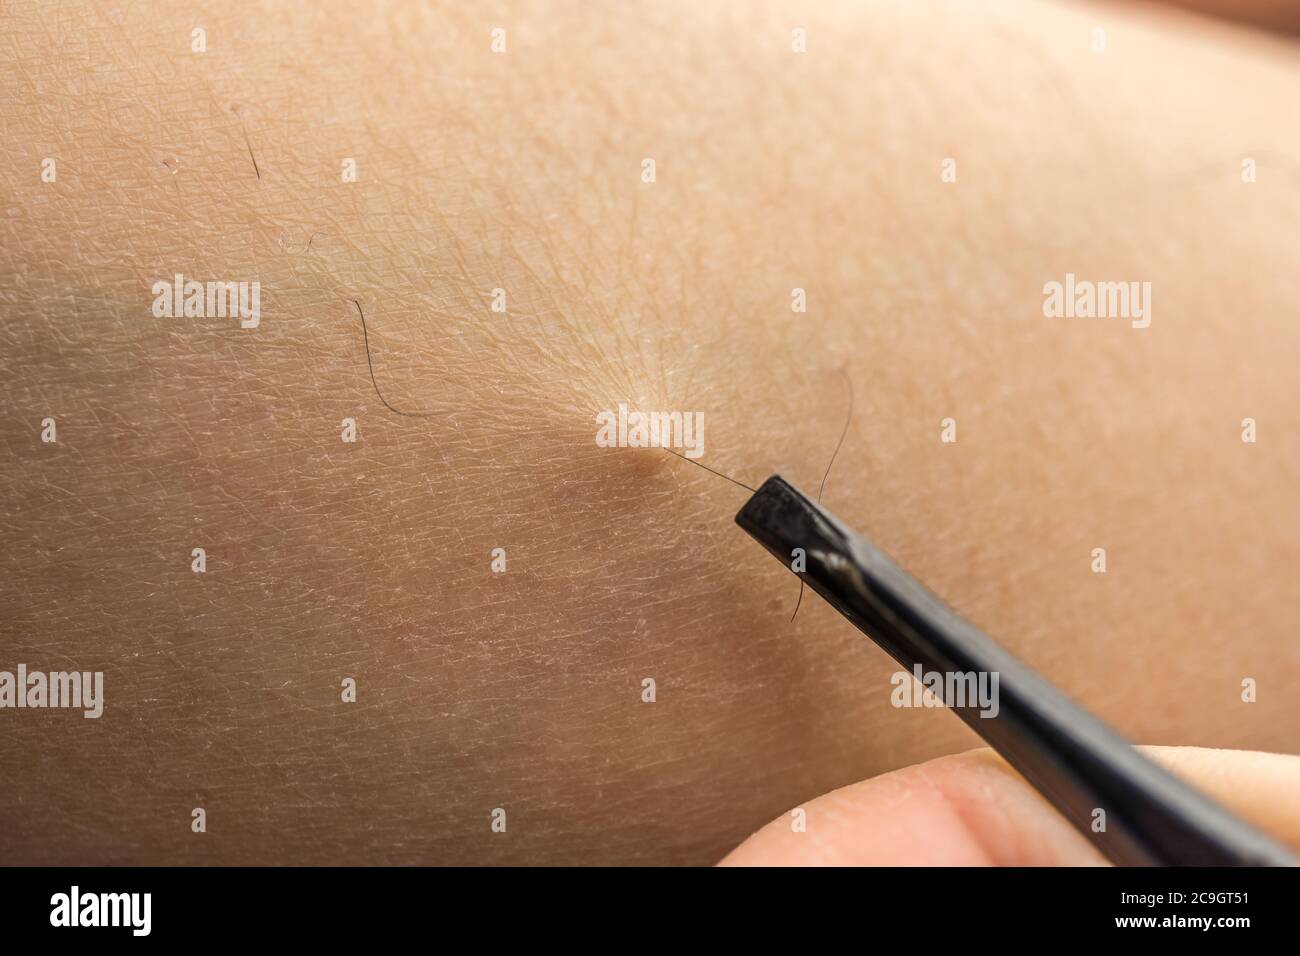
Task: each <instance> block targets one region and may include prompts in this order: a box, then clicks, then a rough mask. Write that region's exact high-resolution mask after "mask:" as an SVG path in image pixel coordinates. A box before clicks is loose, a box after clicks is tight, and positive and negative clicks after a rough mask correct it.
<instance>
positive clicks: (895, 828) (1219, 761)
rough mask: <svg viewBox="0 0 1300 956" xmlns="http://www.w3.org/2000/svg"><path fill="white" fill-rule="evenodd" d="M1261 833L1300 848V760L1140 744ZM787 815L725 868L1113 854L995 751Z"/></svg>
mask: <svg viewBox="0 0 1300 956" xmlns="http://www.w3.org/2000/svg"><path fill="white" fill-rule="evenodd" d="M1141 749H1142V750H1143V752H1144V753H1145V754H1146V755H1147V756H1149V757H1150V758H1151V759H1153V760H1155V761H1156V762H1157V763H1160V764H1162V765H1163V766H1164V767H1165V768H1166V769H1168V770H1169V771H1170V772H1172V773H1174V774H1177V775H1178V776H1180V777H1182V778H1183V779H1185V780H1186V781H1187V782H1189V783H1190V784H1192V785H1193V786H1195V787H1197V788H1198V789H1200V790H1201V791H1202V792H1204V793H1206V794H1207V795H1208V796H1210V797H1211V798H1213V799H1215V800H1217V801H1218V802H1219V803H1221V804H1223V805H1224V806H1226V807H1227V808H1229V809H1230V810H1232V811H1234V812H1235V813H1237V814H1238V815H1239V816H1241V817H1242V818H1243V819H1245V820H1248V821H1250V822H1251V823H1252V824H1254V825H1255V826H1257V827H1258V828H1259V829H1261V830H1263V831H1265V832H1268V833H1271V834H1273V835H1274V836H1275V837H1276V838H1277V839H1278V840H1280V841H1281V842H1283V843H1286V844H1289V845H1290V846H1292V847H1300V805H1297V801H1296V799H1295V795H1296V794H1297V793H1300V757H1293V756H1287V755H1281V754H1266V753H1258V752H1253V751H1241V750H1205V749H1201V748H1198V747H1143V748H1141ZM801 809H802V810H803V811H804V814H803V818H804V821H805V826H804V827H803V828H799V827H796V826H794V825H792V824H794V823H796V822H797V820H798V818H797V817H792V816H791V815H785V816H782V817H780V818H778V819H777V820H774V821H773V822H772V823H770V824H768V825H767V826H766V827H764V828H763V829H762V830H760V831H758V832H757V833H755V834H754V835H753V836H751V837H750V838H749V839H748V840H746V841H745V842H744V843H742V844H741V845H740V846H739V847H738V848H737V849H736V850H734V851H733V852H732V853H731V854H729V855H728V856H727V857H726V859H724V860H723V861H722V865H723V866H1098V865H1104V864H1105V862H1106V861H1105V859H1104V858H1103V857H1102V856H1101V854H1100V853H1099V852H1098V851H1097V850H1096V849H1094V848H1093V846H1092V844H1090V843H1089V842H1088V840H1087V839H1086V838H1085V837H1084V836H1083V835H1082V834H1081V833H1079V832H1078V831H1076V830H1075V829H1074V827H1073V826H1071V825H1070V824H1069V823H1067V822H1066V820H1065V818H1064V817H1062V816H1061V815H1060V814H1059V813H1057V812H1056V810H1054V809H1053V808H1052V806H1051V805H1050V804H1049V803H1047V801H1046V800H1044V799H1043V798H1042V797H1041V796H1040V795H1039V794H1038V793H1037V792H1036V791H1035V790H1034V789H1033V788H1032V787H1030V786H1029V785H1028V784H1027V783H1025V781H1024V780H1023V779H1022V778H1021V777H1020V776H1019V775H1018V774H1017V773H1016V772H1015V771H1014V770H1012V769H1011V767H1010V766H1008V765H1007V764H1006V763H1005V762H1004V761H1003V760H1002V759H1001V758H1000V757H998V756H997V755H996V754H995V753H994V752H993V751H991V750H988V749H983V750H971V751H968V752H966V753H963V754H956V755H954V756H950V757H940V758H939V759H937V760H931V761H929V762H928V763H923V764H918V765H917V766H914V767H908V768H906V769H903V770H897V771H894V772H893V773H887V774H883V775H882V776H879V777H873V778H872V779H870V780H865V781H863V782H862V783H857V784H853V785H851V786H848V787H843V788H841V789H839V790H835V791H833V792H831V793H828V794H826V795H825V796H822V797H818V798H817V799H816V800H813V801H812V802H810V803H808V804H807V805H805V806H804V807H802V808H801Z"/></svg>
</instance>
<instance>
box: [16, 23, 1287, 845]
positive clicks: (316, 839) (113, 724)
mask: <svg viewBox="0 0 1300 956" xmlns="http://www.w3.org/2000/svg"><path fill="white" fill-rule="evenodd" d="M0 16H3V28H2V29H0V82H2V83H3V87H4V88H5V89H6V90H7V91H11V93H12V95H10V96H7V97H5V98H4V102H3V105H0V133H2V134H3V135H0V188H2V189H3V194H2V198H3V210H4V215H3V216H0V275H2V276H3V282H0V314H2V316H3V323H2V324H0V356H2V358H0V363H2V364H3V370H4V374H3V377H2V378H0V400H2V401H3V409H4V415H3V416H0V448H2V449H3V454H0V501H3V503H4V504H3V512H2V514H0V544H2V547H0V607H3V608H4V612H3V614H0V669H12V668H14V667H16V666H17V665H18V664H19V663H26V664H27V665H28V666H29V667H31V668H33V669H38V668H39V669H43V670H47V671H49V670H63V669H77V670H84V671H92V672H94V671H102V672H103V673H104V675H105V708H104V713H103V716H102V717H99V718H98V719H89V720H88V719H84V718H83V717H82V716H81V715H80V714H79V713H73V712H68V711H56V710H22V711H16V710H3V711H0V859H4V860H6V861H11V862H25V863H307V864H311V863H494V862H519V863H522V862H549V863H591V862H606V863H665V864H667V863H712V862H716V861H717V860H719V859H721V858H722V857H723V856H725V855H726V854H727V853H728V852H730V851H731V850H732V849H734V848H735V847H736V846H737V845H738V844H739V843H740V842H741V841H742V840H743V839H744V838H745V837H746V836H748V835H749V834H751V833H752V832H754V831H755V830H756V829H758V828H759V827H760V826H762V824H763V823H764V822H765V821H768V820H771V819H773V818H775V817H777V816H778V815H779V814H781V813H783V812H785V811H786V810H788V809H789V808H791V807H794V806H797V805H799V804H800V803H801V802H803V801H806V800H810V799H812V798H813V797H815V796H816V795H818V794H822V793H826V792H828V791H831V790H833V789H835V788H837V787H840V786H844V785H846V784H850V783H853V782H856V781H859V780H863V779H864V778H867V777H871V776H873V775H876V774H880V773H883V772H886V771H891V770H895V769H898V768H901V767H906V766H909V765H911V764H915V763H918V762H921V761H925V760H928V759H931V758H935V757H939V756H942V755H946V754H952V753H956V752H958V751H962V750H967V749H969V748H970V747H972V746H974V745H976V743H977V741H976V740H975V738H974V737H973V736H972V735H970V734H969V733H968V732H967V731H965V730H964V728H962V727H961V725H960V724H959V722H958V721H957V720H956V719H955V718H953V717H952V715H950V714H946V713H944V712H943V711H941V710H927V709H904V708H896V707H893V706H892V705H891V702H890V696H891V690H892V685H891V683H890V677H891V675H892V674H893V673H894V671H895V670H896V669H897V668H896V667H895V666H894V665H893V664H892V662H890V661H889V660H887V658H886V657H885V656H884V655H883V654H882V653H881V652H879V651H878V650H876V649H875V648H874V647H873V646H871V645H870V644H869V643H868V642H867V641H865V640H864V639H862V638H861V636H860V635H858V634H857V632H855V631H854V630H853V629H852V628H851V627H849V626H848V625H847V624H846V623H845V622H843V621H842V620H840V619H839V618H838V617H837V616H836V615H835V614H834V613H833V612H831V611H830V610H829V609H828V608H826V607H825V606H824V605H822V604H821V602H820V601H819V600H818V599H817V598H815V597H814V596H812V595H805V597H804V601H803V606H802V608H801V610H800V612H799V615H798V617H797V618H796V619H795V620H794V622H793V623H791V621H790V617H791V613H792V611H793V608H794V602H795V598H796V594H797V591H798V587H797V582H796V581H795V580H794V578H793V577H792V576H791V575H790V574H789V573H788V571H786V570H785V569H783V568H782V567H781V566H780V565H779V564H777V563H776V562H774V561H772V560H771V559H770V558H769V557H767V556H766V555H765V554H763V553H762V552H761V550H760V549H759V548H758V547H757V546H756V545H755V544H754V543H753V542H752V541H750V540H748V539H747V538H745V536H744V535H743V534H741V533H740V532H739V531H738V530H737V529H736V528H735V527H734V526H733V525H732V523H731V521H732V516H733V515H734V513H735V511H736V509H737V508H738V507H739V506H740V504H741V503H742V502H743V501H744V499H745V495H746V493H745V491H744V490H743V489H741V488H738V487H737V486H735V485H733V484H730V483H728V482H727V481H725V480H723V479H721V478H719V477H716V476H714V475H710V474H709V473H707V472H706V471H704V470H703V469H701V468H698V467H696V466H695V465H693V464H690V463H689V462H686V461H683V460H681V459H680V458H676V457H674V456H672V455H669V454H668V453H666V452H664V451H662V450H659V449H646V448H641V449H629V448H603V447H599V446H598V445H597V444H596V442H595V435H596V431H597V425H596V423H595V418H596V415H597V414H598V413H600V412H601V411H606V410H616V409H617V408H618V406H619V404H620V403H625V404H627V405H628V406H630V407H632V408H643V409H664V410H683V411H700V412H702V413H703V415H704V420H705V423H706V425H705V429H706V430H705V442H704V449H703V455H702V456H701V457H700V458H699V459H698V461H699V462H701V463H703V464H707V465H708V466H710V467H712V468H714V469H716V470H718V471H720V472H722V473H723V474H725V475H728V476H731V477H734V478H736V479H737V480H739V481H742V482H745V483H747V484H750V485H753V486H757V484H758V483H759V482H761V481H762V480H763V479H764V478H766V477H767V476H768V475H769V474H771V473H774V472H779V473H781V474H783V475H785V476H786V477H787V478H788V479H790V480H791V481H793V482H795V483H796V484H798V485H800V486H801V487H803V488H804V489H806V490H816V488H817V487H818V485H819V484H820V483H821V481H822V478H823V475H825V473H826V467H827V463H828V461H829V459H830V456H831V452H832V450H833V449H834V448H835V446H836V443H837V441H838V439H839V436H840V433H841V429H842V428H843V426H844V421H845V416H846V413H847V411H848V408H847V405H848V388H847V387H846V377H847V379H848V381H849V382H851V384H852V390H853V394H854V396H855V402H854V405H853V417H852V421H851V424H850V425H849V428H848V432H847V435H846V437H845V440H844V445H843V448H842V449H841V451H840V452H839V455H838V457H837V460H836V462H835V465H834V467H833V468H832V469H831V471H830V473H829V475H828V476H827V477H826V485H825V492H824V496H823V500H824V502H825V503H826V504H827V506H828V507H830V508H831V510H833V511H835V512H836V513H837V514H839V515H840V516H841V517H842V518H844V519H845V520H846V521H848V522H850V523H851V524H853V525H854V526H855V527H857V528H858V529H860V530H861V531H863V532H864V533H866V534H869V535H870V536H871V537H872V538H873V539H874V540H875V541H876V542H877V543H878V544H879V545H880V546H881V547H882V548H883V549H884V550H885V551H886V552H888V553H889V554H891V555H892V556H893V557H894V558H895V559H896V560H898V561H899V562H900V563H901V564H903V565H904V566H905V567H907V568H908V570H910V571H911V572H912V573H913V574H914V575H916V576H917V577H918V578H919V579H920V580H922V581H924V582H925V583H926V584H927V585H928V586H929V587H931V589H932V590H934V591H935V592H937V593H938V594H939V595H941V596H942V597H944V598H945V599H946V600H947V601H948V602H949V603H950V604H952V605H953V606H954V607H955V608H956V609H957V610H958V611H959V612H961V613H962V614H964V615H966V616H968V617H969V618H970V619H971V620H973V621H974V622H975V623H976V624H977V625H979V626H980V627H981V628H982V629H983V630H985V631H986V632H988V633H989V634H990V635H992V636H993V637H994V638H996V639H998V640H999V641H1001V642H1003V643H1004V644H1005V645H1006V646H1007V647H1008V648H1009V649H1010V650H1011V651H1013V652H1014V653H1016V654H1018V655H1020V656H1022V657H1023V658H1024V659H1025V660H1026V661H1027V662H1028V663H1030V664H1031V665H1032V666H1034V667H1035V668H1037V669H1038V670H1040V671H1041V672H1042V673H1044V674H1045V675H1046V676H1048V677H1049V678H1050V679H1051V680H1053V681H1054V682H1056V683H1057V684H1059V685H1060V686H1061V687H1063V688H1064V689H1065V690H1066V691H1068V692H1069V693H1071V694H1073V695H1075V696H1076V697H1077V698H1078V699H1080V700H1081V701H1082V702H1083V703H1084V704H1085V706H1087V707H1089V708H1090V709H1093V710H1095V711H1096V712H1097V713H1099V714H1100V715H1101V716H1102V717H1104V718H1105V719H1107V720H1109V721H1111V722H1112V723H1114V724H1115V725H1116V726H1117V727H1118V728H1119V729H1120V730H1121V731H1123V732H1124V733H1126V734H1127V735H1129V736H1130V737H1132V738H1133V739H1135V740H1137V741H1139V742H1143V743H1152V744H1169V745H1195V746H1199V747H1210V748H1219V747H1233V748H1244V749H1252V750H1273V751H1283V752H1290V753H1295V752H1297V751H1300V738H1298V736H1297V728H1298V727H1300V697H1297V695H1296V694H1295V693H1294V688H1295V687H1296V686H1297V681H1300V645H1298V644H1297V642H1296V640H1295V633H1294V608H1295V607H1296V606H1297V604H1300V583H1297V578H1296V575H1295V574H1294V572H1293V569H1294V568H1295V567H1296V566H1297V565H1298V564H1300V515H1298V514H1297V510H1296V507H1295V489H1296V487H1297V483H1298V481H1300V445H1297V442H1296V441H1295V438H1294V435H1295V428H1296V422H1295V414H1296V409H1297V407H1298V406H1300V402H1298V399H1300V384H1298V382H1297V375H1296V360H1297V357H1300V323H1297V321H1296V315H1295V291H1296V290H1295V281H1294V276H1295V263H1294V253H1295V250H1296V248H1300V201H1298V200H1297V195H1298V193H1297V186H1298V185H1300V129H1298V128H1297V126H1296V125H1295V123H1294V122H1288V121H1287V117H1289V116H1291V115H1292V114H1293V112H1294V103H1295V101H1296V93H1297V89H1298V88H1300V60H1298V59H1297V55H1296V51H1295V47H1294V46H1292V45H1289V44H1288V43H1286V42H1285V41H1282V40H1279V39H1276V38H1271V37H1269V36H1266V35H1264V34H1262V33H1259V32H1255V31H1249V30H1245V29H1239V28H1234V27H1231V26H1228V25H1225V24H1222V23H1217V22H1214V21H1209V20H1203V19H1199V18H1195V17H1191V16H1189V15H1185V14H1182V13H1179V12H1177V11H1173V10H1166V9H1157V10H1145V9H1139V10H1131V9H1127V8H1125V7H1121V6H1104V7H1077V6H1072V5H1068V4H1053V3H1043V4H1031V5H1023V4H1007V5H1002V4H954V5H950V6H949V5H937V6H922V5H916V6H915V7H913V6H912V5H908V4H892V3H878V4H877V3H873V4H869V5H864V4H858V3H849V2H844V3H816V4H807V5H799V4H773V5H770V6H766V5H765V6H756V5H753V4H748V3H737V4H735V5H719V4H690V3H680V4H676V3H668V4H661V3H655V4H650V5H641V6H638V5H630V4H613V3H611V4H608V5H606V6H603V7H601V8H599V9H597V10H593V9H592V7H591V5H590V4H578V3H573V4H546V5H528V4H520V5H517V6H509V5H507V6H490V5H489V6H481V5H478V4H474V5H471V6H470V7H468V8H466V7H465V6H463V5H454V4H448V5H446V6H445V7H441V6H439V7H435V8H426V7H424V6H423V5H415V4H406V3H399V2H393V3H380V4H376V5H373V6H371V5H365V6H364V8H363V7H362V6H359V5H356V4H351V3H343V2H338V0H329V2H322V3H313V4H310V5H293V6H286V5H282V4H274V3H269V2H268V3H260V2H250V3H241V4H234V5H219V6H212V7H207V8H204V9H203V11H202V13H201V14H199V13H195V12H192V11H189V10H184V9H176V8H175V7H174V6H173V5H164V4H157V5H153V4H145V5H140V6H133V5H132V6H128V5H122V7H121V8H120V9H119V10H116V11H114V10H112V9H109V8H107V7H105V6H104V5H101V4H92V3H83V2H73V3H64V4H52V3H51V4H35V5H6V7H5V10H4V11H3V14H0ZM1098 27H1101V28H1103V29H1104V37H1105V45H1104V49H1102V50H1100V51H1094V44H1095V39H1096V35H1095V32H1094V31H1095V30H1096V29H1097V28H1098ZM196 28H202V29H203V31H204V34H203V36H204V38H205V39H204V45H205V50H204V52H195V51H194V49H193V46H194V42H195V40H194V32H193V31H194V30H195V29H196ZM496 28H502V29H504V30H505V31H506V32H505V34H504V36H505V47H504V50H503V52H500V53H494V52H493V49H492V46H493V43H494V36H493V32H492V31H493V30H494V29H496ZM795 29H801V30H803V31H805V37H806V52H803V53H799V52H795V51H794V50H793V49H792V43H793V34H792V31H794V30H795ZM46 158H52V159H54V160H56V167H55V168H56V169H57V177H56V178H55V179H54V180H53V181H44V180H43V178H42V169H43V160H44V159H46ZM647 159H652V160H654V177H653V181H647V180H646V170H647V168H648V167H647V166H646V165H645V161H646V160H647ZM1245 159H1251V160H1253V161H1254V162H1255V168H1256V170H1257V177H1256V180H1255V181H1254V182H1245V181H1243V178H1242V171H1243V160H1245ZM348 160H353V161H355V171H356V176H355V181H349V180H347V178H346V172H347V168H348V167H347V161H348ZM946 160H952V161H953V164H952V165H951V166H947V165H945V161H946ZM949 170H951V171H953V172H955V179H954V178H952V177H951V176H946V175H945V173H946V171H949ZM178 273H179V274H183V275H184V276H185V277H186V278H193V279H196V280H199V281H209V280H214V281H215V280H229V281H235V282H238V281H252V280H257V281H259V282H260V288H261V315H260V321H259V324H258V325H257V327H256V328H248V329H245V328H241V327H240V323H239V322H238V321H237V320H233V319H220V318H184V317H181V318H165V317H164V318H159V317H157V316H155V315H154V313H153V311H152V306H153V303H154V300H155V294H154V293H153V291H152V288H153V286H154V285H155V283H157V282H159V281H164V282H166V281H170V280H171V279H172V277H173V276H174V275H176V274H178ZM1068 274H1073V275H1075V276H1078V277H1079V278H1081V279H1091V280H1094V281H1111V280H1113V281H1126V282H1127V281H1135V282H1139V283H1141V282H1149V283H1151V290H1152V291H1151V299H1150V306H1151V309H1150V312H1149V318H1150V322H1149V324H1148V325H1147V326H1146V327H1135V326H1134V323H1133V322H1131V321H1128V320H1123V319H1083V318H1066V317H1062V318H1047V317H1045V315H1044V311H1043V306H1044V292H1043V289H1044V285H1045V284H1046V283H1049V282H1053V281H1056V282H1063V281H1064V280H1065V277H1066V276H1067V275H1068ZM498 289H499V290H503V291H504V293H505V299H504V302H505V306H506V308H505V311H504V312H499V311H494V310H493V308H492V306H493V303H494V301H497V298H498V297H497V296H496V295H495V294H494V290H498ZM796 289H799V290H803V295H804V298H805V299H806V311H802V312H798V311H794V310H793V308H792V306H793V304H794V303H795V302H796V301H797V296H796V293H795V292H794V291H793V290H796ZM353 300H356V302H357V303H359V304H360V306H361V308H362V309H363V310H364V314H365V317H366V321H367V323H368V326H369V344H370V350H371V353H372V359H373V371H374V376H375V380H376V381H377V382H378V384H379V387H380V389H381V390H382V392H383V395H384V397H385V398H386V399H387V400H388V402H389V403H391V406H392V408H395V409H398V410H400V411H403V412H408V413H418V414H411V415H399V414H394V412H393V411H392V410H390V408H389V407H387V406H386V405H385V404H384V402H382V401H381V400H380V398H379V396H378V395H377V394H376V391H375V388H374V387H373V385H372V382H371V377H370V369H369V368H368V365H367V355H366V351H365V348H364V346H363V341H362V327H361V317H360V314H359V313H358V310H357V307H356V305H354V304H353ZM1247 418H1249V419H1252V420H1254V422H1255V423H1256V424H1257V440H1256V441H1255V442H1253V443H1248V442H1243V440H1242V435H1243V424H1242V423H1243V420H1244V419H1247ZM46 419H52V420H53V421H54V422H55V423H56V427H57V440H56V441H53V442H47V441H43V440H42V433H43V431H44V430H45V426H44V425H43V422H44V421H45V420H46ZM945 419H951V420H952V423H953V427H954V429H955V431H954V432H953V434H954V435H955V438H956V441H955V442H946V441H944V440H943V438H944V430H945V425H944V421H945ZM345 420H351V421H352V422H353V423H354V424H355V428H356V441H352V442H349V441H345V440H344V438H345V437H346V435H345V432H346V431H347V428H348V426H347V425H346V424H345ZM198 548H201V549H203V552H204V555H205V568H206V569H205V570H204V571H203V572H202V573H195V571H194V570H193V563H194V560H195V558H194V556H193V555H194V549H198ZM496 549H503V550H504V554H505V562H506V563H505V570H504V571H494V570H493V563H494V560H495V557H494V551H495V550H496ZM1095 549H1104V550H1105V554H1106V570H1105V573H1096V572H1094V570H1093V568H1094V564H1095V561H1096V558H1095ZM648 679H649V680H653V681H654V689H655V693H654V701H653V703H650V702H647V701H646V700H645V699H644V698H645V695H646V687H647V685H646V684H645V683H644V682H645V681H646V680H648ZM348 680H351V681H354V682H355V687H356V700H355V702H346V701H345V700H344V699H343V698H344V696H345V690H346V688H345V682H346V681H348ZM1243 681H1254V682H1255V684H1254V686H1255V688H1256V694H1255V699H1254V700H1253V702H1247V701H1246V700H1243ZM196 809H201V810H203V811H204V815H205V819H206V832H203V833H196V832H194V830H193V826H192V824H193V819H194V817H193V813H194V811H195V810H196ZM498 809H501V810H504V811H505V816H506V819H507V820H508V825H507V826H506V829H505V832H494V829H493V822H494V815H493V812H494V811H495V810H498Z"/></svg>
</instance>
